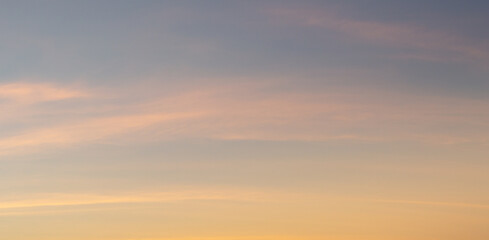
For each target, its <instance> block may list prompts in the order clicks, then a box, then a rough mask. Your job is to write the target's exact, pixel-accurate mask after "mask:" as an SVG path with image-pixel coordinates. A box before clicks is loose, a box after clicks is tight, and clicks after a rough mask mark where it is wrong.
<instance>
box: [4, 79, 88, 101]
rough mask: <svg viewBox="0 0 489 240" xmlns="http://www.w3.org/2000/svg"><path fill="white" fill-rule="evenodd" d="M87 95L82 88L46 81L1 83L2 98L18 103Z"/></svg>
mask: <svg viewBox="0 0 489 240" xmlns="http://www.w3.org/2000/svg"><path fill="white" fill-rule="evenodd" d="M85 96H87V93H85V92H82V91H80V90H74V89H69V88H61V87H57V86H54V85H51V84H45V83H28V82H14V83H8V84H2V85H0V99H5V100H9V101H13V102H16V103H24V104H25V103H28V104H32V103H38V102H48V101H57V100H66V99H72V98H80V97H85Z"/></svg>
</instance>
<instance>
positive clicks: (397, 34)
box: [269, 8, 489, 63]
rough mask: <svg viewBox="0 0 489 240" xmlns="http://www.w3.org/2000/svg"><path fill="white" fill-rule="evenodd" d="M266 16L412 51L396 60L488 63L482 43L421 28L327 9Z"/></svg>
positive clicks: (488, 55) (487, 51)
mask: <svg viewBox="0 0 489 240" xmlns="http://www.w3.org/2000/svg"><path fill="white" fill-rule="evenodd" d="M269 14H271V15H272V16H274V17H279V18H280V19H282V21H285V22H287V23H293V24H294V23H295V24H299V25H302V26H309V27H314V28H319V29H325V30H332V31H336V32H340V33H343V34H345V35H347V36H349V37H352V38H355V39H358V40H362V41H367V42H369V43H372V44H379V45H384V46H391V47H398V48H402V49H410V50H415V51H414V52H413V51H411V52H410V53H407V54H402V55H398V56H396V57H401V58H415V59H421V60H428V61H471V62H477V61H481V60H482V61H484V62H486V63H487V61H488V60H489V49H488V48H487V46H485V45H484V44H483V43H479V44H477V43H474V42H473V41H469V40H468V39H466V38H464V37H463V36H459V35H453V34H449V33H445V32H441V31H438V30H435V29H428V28H426V27H422V26H415V25H410V24H402V23H391V22H380V21H372V20H359V19H352V18H349V17H345V16H343V15H342V14H340V11H338V10H329V9H328V10H326V9H307V8H294V9H290V8H276V9H271V10H270V11H269Z"/></svg>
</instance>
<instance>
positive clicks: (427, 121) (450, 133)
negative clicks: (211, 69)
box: [0, 84, 489, 155]
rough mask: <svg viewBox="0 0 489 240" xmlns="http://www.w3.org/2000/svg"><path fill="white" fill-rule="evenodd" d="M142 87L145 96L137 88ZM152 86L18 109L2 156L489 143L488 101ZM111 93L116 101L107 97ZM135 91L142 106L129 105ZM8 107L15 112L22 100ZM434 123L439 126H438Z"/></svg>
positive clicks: (1, 145)
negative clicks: (165, 148)
mask: <svg viewBox="0 0 489 240" xmlns="http://www.w3.org/2000/svg"><path fill="white" fill-rule="evenodd" d="M52 88H54V89H58V88H56V87H52ZM135 88H136V89H139V90H137V91H140V87H135ZM48 89H51V88H48ZM155 89H156V90H155ZM155 89H150V88H146V89H145V92H146V93H147V94H146V95H145V94H141V93H135V92H134V91H127V90H126V89H114V88H112V89H110V91H109V90H105V91H104V90H101V89H98V90H97V91H93V92H89V93H87V94H85V96H88V95H90V97H86V100H85V101H84V102H79V103H76V104H77V105H76V107H75V110H74V106H73V105H72V104H62V105H55V106H49V107H48V108H45V109H42V108H40V107H41V106H39V107H31V106H29V105H27V106H24V107H17V108H16V109H23V110H22V111H20V110H19V111H20V112H14V113H13V116H12V115H11V116H10V117H9V118H7V119H3V121H4V122H7V123H10V124H14V125H15V124H18V123H17V121H18V120H17V119H18V118H21V117H25V116H29V117H28V118H29V119H30V120H29V121H27V122H25V123H23V124H20V125H19V126H17V128H16V130H12V131H10V132H9V134H8V135H4V136H0V154H1V155H5V154H18V153H23V154H25V153H29V152H31V151H35V150H39V149H50V148H53V147H58V148H59V147H69V146H73V145H77V144H86V143H96V142H100V141H116V142H121V143H124V142H125V143H134V142H139V141H158V140H164V139H166V140H172V139H178V138H212V139H222V140H273V141H283V140H287V141H288V140H298V141H328V140H353V141H393V140H394V141H398V140H400V141H406V140H408V141H421V142H427V143H437V144H458V143H484V142H487V141H488V139H487V134H485V132H486V131H489V125H488V124H487V122H488V119H489V115H487V114H481V113H483V112H484V111H483V109H486V108H487V107H488V106H487V104H486V103H485V102H483V101H476V100H467V99H455V98H448V97H446V98H440V97H438V98H437V97H429V96H425V97H420V96H418V97H416V98H413V97H412V96H409V95H402V94H397V95H394V93H391V94H392V96H388V98H389V99H390V101H385V97H386V96H383V95H382V94H380V95H379V94H378V93H377V92H376V91H375V90H364V91H362V92H361V93H355V92H351V90H348V89H340V88H338V89H330V90H328V91H326V92H318V93H307V94H301V93H291V92H282V91H278V90H273V89H274V85H273V84H271V85H268V86H266V87H264V86H252V85H248V86H232V85H230V86H227V87H223V86H220V87H212V86H208V87H197V88H186V89H183V90H182V89H180V90H178V91H174V92H168V93H166V94H163V95H161V94H158V90H157V89H158V88H155ZM59 91H61V90H59ZM48 92H49V91H48ZM55 92H58V91H55ZM61 92H64V91H61ZM67 92H70V91H67ZM74 92H75V93H77V91H74ZM70 93H71V92H70ZM109 94H112V95H114V96H113V97H111V98H110V99H107V95H109ZM52 95H53V96H56V97H49V98H48V97H43V98H42V99H60V100H59V101H61V100H62V99H63V98H64V99H70V97H75V96H80V94H74V93H72V94H67V93H66V94H59V95H56V94H52ZM135 95H137V96H136V97H137V98H138V100H137V101H132V100H131V99H134V98H135ZM49 96H51V95H49ZM379 96H381V97H379ZM38 101H39V99H38ZM10 105H12V106H10ZM7 106H10V107H11V108H15V106H17V103H11V104H8V103H7ZM77 109H79V110H77ZM15 114H17V116H16V115H15ZM45 116H51V117H49V118H47V119H46V117H45ZM435 125H436V126H437V127H436V129H431V127H432V126H435ZM454 125H455V126H458V127H457V128H453V126H454ZM471 129H477V131H475V130H474V131H472V130H471Z"/></svg>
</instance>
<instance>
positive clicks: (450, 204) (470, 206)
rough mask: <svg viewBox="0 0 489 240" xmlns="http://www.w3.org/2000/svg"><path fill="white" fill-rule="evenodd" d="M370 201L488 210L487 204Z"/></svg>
mask: <svg viewBox="0 0 489 240" xmlns="http://www.w3.org/2000/svg"><path fill="white" fill-rule="evenodd" d="M371 201H373V202H380V203H398V204H414V205H428V206H439V207H459V208H476V209H489V205H488V204H474V203H463V202H433V201H409V200H388V199H377V200H371Z"/></svg>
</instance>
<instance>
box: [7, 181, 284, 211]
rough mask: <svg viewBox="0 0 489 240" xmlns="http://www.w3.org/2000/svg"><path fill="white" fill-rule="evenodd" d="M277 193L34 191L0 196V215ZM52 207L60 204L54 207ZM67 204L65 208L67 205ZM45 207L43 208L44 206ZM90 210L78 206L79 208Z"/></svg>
mask: <svg viewBox="0 0 489 240" xmlns="http://www.w3.org/2000/svg"><path fill="white" fill-rule="evenodd" d="M277 196H282V197H283V196H285V194H283V193H278V192H275V193H272V192H270V191H267V192H264V191H258V190H252V189H224V188H202V187H200V188H198V189H192V188H189V187H181V188H180V189H173V190H168V191H159V192H130V193H116V194H94V193H87V194H83V193H72V194H69V193H44V194H37V195H27V196H26V195H23V196H16V197H14V198H12V197H11V198H7V197H6V196H4V197H2V198H3V199H0V215H29V214H38V213H41V214H43V213H57V212H58V211H60V212H63V210H70V209H71V210H73V209H75V210H76V209H77V208H80V207H83V206H95V205H97V206H100V205H104V206H106V207H107V208H103V207H102V208H97V209H101V210H104V209H110V206H111V205H113V204H122V203H131V204H145V203H161V202H178V201H188V200H206V201H207V200H226V201H247V202H262V201H272V200H273V199H276V197H277ZM56 208H60V209H61V210H59V209H56ZM67 208H68V209H67ZM46 209H47V210H46ZM85 210H90V209H87V208H82V211H85Z"/></svg>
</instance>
